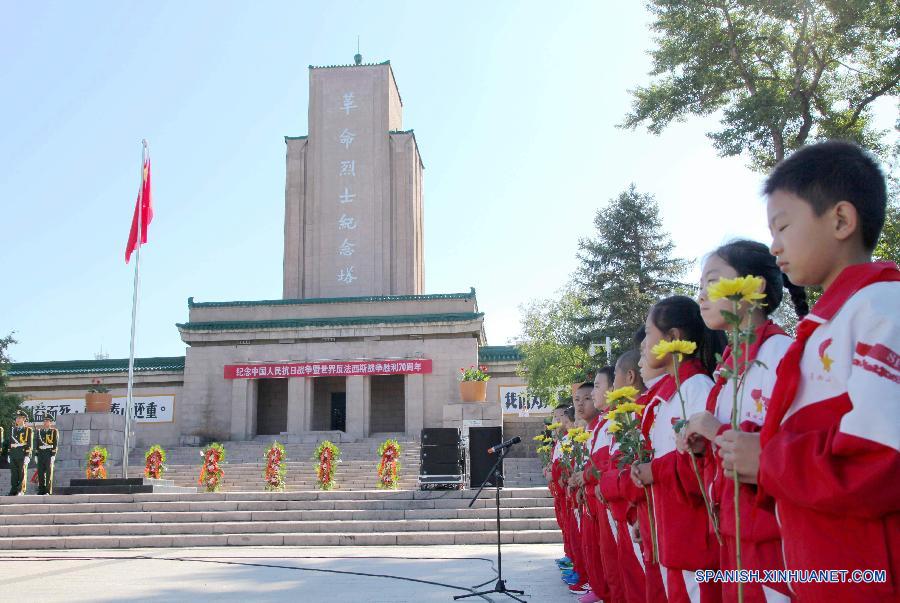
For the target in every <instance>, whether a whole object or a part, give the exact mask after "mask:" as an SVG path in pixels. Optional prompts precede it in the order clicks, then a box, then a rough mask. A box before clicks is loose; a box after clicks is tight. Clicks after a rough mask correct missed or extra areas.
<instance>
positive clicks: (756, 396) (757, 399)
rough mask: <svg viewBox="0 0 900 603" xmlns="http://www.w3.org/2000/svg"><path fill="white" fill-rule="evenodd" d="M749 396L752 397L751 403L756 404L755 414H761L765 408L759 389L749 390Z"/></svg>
mask: <svg viewBox="0 0 900 603" xmlns="http://www.w3.org/2000/svg"><path fill="white" fill-rule="evenodd" d="M750 397H751V398H752V399H753V403H754V405H755V406H756V414H762V411H763V409H764V408H765V404H764V402H763V395H762V390H761V389H754V390H752V391H751V392H750Z"/></svg>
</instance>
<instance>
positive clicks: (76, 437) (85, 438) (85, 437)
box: [72, 429, 91, 446]
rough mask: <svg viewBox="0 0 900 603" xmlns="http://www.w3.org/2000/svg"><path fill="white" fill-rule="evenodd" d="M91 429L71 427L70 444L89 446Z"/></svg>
mask: <svg viewBox="0 0 900 603" xmlns="http://www.w3.org/2000/svg"><path fill="white" fill-rule="evenodd" d="M90 444H91V430H90V429H73V430H72V445H73V446H90Z"/></svg>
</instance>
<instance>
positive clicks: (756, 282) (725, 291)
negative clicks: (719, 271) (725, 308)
mask: <svg viewBox="0 0 900 603" xmlns="http://www.w3.org/2000/svg"><path fill="white" fill-rule="evenodd" d="M762 288H763V280H762V279H761V278H759V277H758V276H739V277H737V278H720V279H719V280H717V281H716V282H715V283H713V284H712V285H710V286H709V288H708V289H707V290H706V294H707V295H708V296H709V301H718V300H720V299H730V300H731V301H741V302H750V303H755V302H756V301H757V300H760V299H765V297H766V295H765V293H760V289H762Z"/></svg>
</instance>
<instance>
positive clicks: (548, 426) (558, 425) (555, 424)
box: [547, 423, 562, 429]
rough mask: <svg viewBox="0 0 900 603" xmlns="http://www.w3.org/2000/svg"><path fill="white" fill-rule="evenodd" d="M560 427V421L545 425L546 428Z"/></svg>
mask: <svg viewBox="0 0 900 603" xmlns="http://www.w3.org/2000/svg"><path fill="white" fill-rule="evenodd" d="M560 427H562V425H561V424H560V423H550V424H549V425H547V429H559V428H560Z"/></svg>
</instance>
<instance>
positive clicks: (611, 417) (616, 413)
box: [603, 407, 620, 421]
mask: <svg viewBox="0 0 900 603" xmlns="http://www.w3.org/2000/svg"><path fill="white" fill-rule="evenodd" d="M619 414H620V413H619V408H618V407H616V408H614V409H612V410H611V411H609V412H608V413H606V414H605V415H603V418H604V419H606V420H607V421H612V420H614V419H615V418H616V417H617V416H619Z"/></svg>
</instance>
